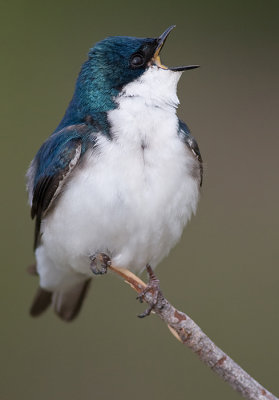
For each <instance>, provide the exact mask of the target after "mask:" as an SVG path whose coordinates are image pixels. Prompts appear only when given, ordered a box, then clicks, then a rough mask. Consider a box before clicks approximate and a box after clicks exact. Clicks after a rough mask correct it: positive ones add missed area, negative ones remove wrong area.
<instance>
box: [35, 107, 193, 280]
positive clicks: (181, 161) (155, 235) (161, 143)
mask: <svg viewBox="0 0 279 400" xmlns="http://www.w3.org/2000/svg"><path fill="white" fill-rule="evenodd" d="M146 110H147V111H146V114H145V119H146V123H145V122H144V121H142V120H141V121H138V120H137V116H136V114H135V115H134V117H132V116H130V114H129V117H128V116H127V118H126V119H129V118H131V121H129V120H128V121H127V123H126V124H125V127H126V128H125V129H124V127H123V126H122V127H121V128H120V127H119V128H118V124H117V119H118V118H119V117H121V118H122V119H123V112H122V115H119V113H120V112H121V110H114V111H112V112H111V116H110V119H111V121H113V122H114V125H113V126H114V127H115V128H114V132H113V140H108V139H107V138H106V137H104V136H102V135H101V136H100V138H99V140H98V145H97V148H96V149H93V150H90V151H88V152H87V154H86V155H85V156H84V161H83V162H82V164H81V165H80V167H78V168H77V169H76V170H75V171H74V173H73V177H71V179H70V180H69V182H68V183H67V184H66V187H65V189H64V192H63V194H62V195H61V197H60V198H59V199H58V201H57V204H56V206H55V208H54V210H52V211H50V212H49V213H48V215H47V217H46V219H45V220H44V221H43V223H42V245H41V246H40V247H39V248H38V249H37V253H36V254H37V260H38V264H39V265H38V267H39V271H40V275H41V279H43V275H45V276H49V277H50V274H49V271H47V270H48V269H49V268H50V267H49V266H47V265H46V264H47V263H48V262H49V263H50V264H52V265H53V266H55V267H56V268H58V269H60V270H65V271H66V270H75V271H77V272H81V273H83V274H87V275H89V276H92V273H91V271H90V268H89V267H90V261H89V256H90V255H92V254H94V253H96V252H104V253H107V254H108V255H109V256H110V257H111V258H112V262H113V264H114V265H116V266H121V267H125V268H128V269H130V270H131V271H134V272H140V271H141V270H143V269H144V267H145V265H146V264H147V263H150V264H151V265H152V267H156V265H157V264H158V263H159V262H160V261H161V260H162V258H164V257H165V256H166V255H167V254H168V252H169V251H170V249H171V248H172V247H173V246H174V245H175V244H176V242H177V241H178V240H179V238H180V236H181V234H182V230H183V228H184V226H185V224H186V222H187V221H188V220H189V218H190V216H191V214H192V213H193V212H195V210H196V206H197V201H198V194H199V182H198V181H197V179H196V178H195V177H194V176H193V170H194V168H195V163H196V162H197V161H196V160H195V159H194V158H193V156H192V153H191V152H190V151H189V149H188V148H187V147H186V145H185V144H184V143H183V142H182V141H181V140H180V139H179V137H178V135H177V117H176V115H175V114H171V113H170V115H169V116H166V112H162V110H160V109H157V110H156V109H153V111H152V119H151V116H150V119H149V115H148V110H149V108H147V109H146ZM124 117H125V116H124ZM138 118H139V117H138ZM151 122H152V123H151ZM137 127H140V128H137ZM46 260H49V261H46ZM40 263H41V265H40ZM43 264H44V265H43ZM43 271H45V272H47V273H46V274H43ZM45 279H46V280H47V278H45ZM43 280H44V279H43ZM47 285H48V283H47V282H45V283H44V282H43V284H42V286H47Z"/></svg>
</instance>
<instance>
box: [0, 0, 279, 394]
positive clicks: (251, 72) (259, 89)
mask: <svg viewBox="0 0 279 400" xmlns="http://www.w3.org/2000/svg"><path fill="white" fill-rule="evenodd" d="M0 18H1V24H0V26H1V28H0V29H1V30H2V33H1V70H2V71H1V75H0V76H1V78H0V79H1V158H0V160H1V226H0V229H1V240H0V243H1V264H2V265H1V292H0V293H1V304H0V313H1V328H0V330H1V341H0V345H1V349H0V354H1V361H0V369H1V371H0V380H1V384H0V398H1V400H16V399H21V400H27V399H28V400H35V399H36V400H37V399H40V400H49V399H67V400H74V399H77V398H78V399H82V400H89V399H90V400H91V399H93V398H94V399H104V400H106V399H111V398H114V399H121V400H126V399H134V400H142V399H154V400H157V399H160V400H167V399H170V398H172V399H173V400H179V399H184V398H189V399H202V398H206V399H224V398H225V399H226V400H230V399H237V398H238V396H239V395H238V394H236V393H234V392H233V391H232V389H231V388H230V387H229V386H227V385H226V384H225V383H223V382H222V381H221V380H220V379H219V378H218V377H216V376H215V375H214V374H213V373H212V372H211V371H210V370H209V369H208V368H207V367H205V366H204V365H202V364H201V362H200V361H199V360H198V358H197V357H196V356H195V355H194V354H192V353H191V351H190V350H188V349H187V348H184V347H183V346H182V345H181V344H180V343H178V342H177V341H175V339H174V338H173V337H172V336H171V335H170V333H169V332H168V330H167V328H166V326H165V325H164V324H163V323H162V322H161V321H160V320H159V319H158V318H157V317H156V316H152V317H150V318H146V319H145V320H139V319H138V318H136V315H137V313H139V312H140V311H141V310H142V309H143V305H140V304H138V303H137V302H136V300H135V294H134V292H132V291H131V290H130V288H129V287H128V286H126V285H124V283H122V281H121V280H119V279H118V278H117V277H115V276H106V277H103V278H100V279H98V280H97V281H96V282H95V284H94V285H93V287H92V289H91V291H90V294H89V296H88V299H87V301H86V302H85V304H84V308H83V310H82V313H81V315H80V316H79V318H78V319H77V320H76V321H74V322H73V323H70V324H65V323H63V322H61V321H60V320H59V319H58V318H57V317H56V316H55V315H54V314H53V312H47V313H46V314H45V315H44V316H42V317H41V318H39V319H31V318H30V317H29V315H28V308H29V305H30V302H31V298H32V297H33V294H34V292H35V289H36V286H37V279H36V278H33V277H30V276H29V275H28V274H27V273H26V266H27V265H29V264H30V263H32V261H33V253H32V242H33V223H32V221H31V220H30V217H29V209H28V206H27V196H26V193H25V179H24V175H25V171H26V169H27V167H28V164H29V162H30V160H31V159H32V157H33V156H34V154H35V152H36V151H37V149H38V148H39V146H40V145H41V143H42V142H43V140H45V138H46V137H47V136H48V135H49V134H50V133H51V132H52V131H53V130H54V128H55V127H56V126H57V124H58V122H59V121H60V119H61V117H62V116H63V113H64V111H65V108H66V106H67V104H68V102H69V100H70V98H71V95H72V92H73V87H74V82H75V79H76V76H77V74H78V72H79V68H80V65H81V63H82V62H83V61H84V60H85V58H86V54H87V52H88V49H89V48H90V47H91V46H92V45H93V44H94V43H95V42H96V41H98V40H101V39H102V38H104V37H106V36H108V35H131V36H157V35H159V34H160V33H162V32H163V30H164V29H165V28H167V27H168V26H169V25H171V24H176V25H177V28H176V30H175V31H173V32H172V34H171V36H170V38H169V40H168V43H167V44H166V46H165V48H164V51H163V54H162V59H163V62H165V63H166V64H167V65H178V64H184V63H188V64H191V63H193V64H195V63H197V64H200V65H201V66H202V67H201V68H200V69H198V70H195V71H189V72H185V73H184V75H183V77H182V79H181V81H180V85H179V97H180V100H181V107H180V109H179V115H180V116H181V117H182V118H183V119H184V120H185V121H187V122H188V124H189V126H190V127H191V129H192V133H193V135H194V136H195V137H196V139H197V140H198V142H199V145H200V149H201V152H202V155H203V158H204V161H205V179H204V186H203V189H202V196H201V201H200V205H199V209H198V213H197V215H196V217H195V218H193V219H192V221H191V223H190V224H189V225H188V227H187V229H186V231H185V233H184V235H183V238H182V240H181V242H180V244H179V245H178V246H177V247H176V248H175V250H174V251H172V252H171V254H170V255H169V257H168V258H167V259H166V260H165V261H164V262H163V263H162V264H161V265H160V267H159V268H158V269H157V274H158V276H159V278H160V280H161V287H162V289H163V291H164V294H165V295H166V297H167V298H168V299H169V300H170V301H171V302H172V303H173V304H174V305H176V306H177V307H178V308H180V309H182V310H184V311H185V312H187V313H188V314H190V315H191V316H192V317H193V318H194V320H195V321H196V322H197V323H198V324H199V325H200V326H201V327H202V329H203V330H204V331H205V332H206V333H207V334H208V335H209V336H210V337H211V338H212V339H213V340H214V341H215V342H216V343H217V344H218V345H219V346H220V347H221V348H222V349H223V350H224V351H226V352H227V353H228V354H229V355H231V356H232V357H233V358H234V359H235V360H236V361H237V362H239V363H240V365H241V366H242V367H243V368H245V369H246V370H247V371H248V372H249V373H251V374H252V375H253V376H254V377H255V378H256V379H258V380H259V381H260V382H261V383H262V384H263V385H265V386H266V387H267V388H268V389H269V390H271V391H273V392H274V393H275V394H277V395H278V394H279V379H278V376H279V371H278V365H279V347H278V337H279V313H278V304H279V291H278V280H279V269H278V261H279V246H278V227H279V216H278V204H279V181H278V172H279V168H278V167H279V161H278V146H279V138H278V115H279V110H278V89H279V88H278V86H279V85H278V70H279V52H278V39H279V28H278V27H279V23H278V22H279V21H278V20H279V3H278V1H270V0H267V1H258V0H241V1H240V0H227V1H217V0H212V1H210V2H209V1H202V0H189V1H164V0H161V1H159V0H154V1H152V2H151V1H147V0H142V1H140V2H132V1H124V0H118V1H114V2H113V1H106V0H103V1H98V2H97V1H92V0H91V1H86V0H80V1H72V0H67V1H66V0H65V1H52V0H50V1H47V2H42V1H27V0H25V1H20V0H15V1H13V2H2V5H1V13H0Z"/></svg>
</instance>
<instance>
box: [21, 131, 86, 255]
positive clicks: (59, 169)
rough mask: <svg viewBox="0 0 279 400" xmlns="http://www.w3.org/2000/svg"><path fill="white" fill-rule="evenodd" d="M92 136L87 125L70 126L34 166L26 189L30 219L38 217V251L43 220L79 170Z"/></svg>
mask: <svg viewBox="0 0 279 400" xmlns="http://www.w3.org/2000/svg"><path fill="white" fill-rule="evenodd" d="M89 136H90V128H89V127H88V126H87V125H86V124H78V125H72V126H68V127H67V128H64V129H62V130H61V131H59V132H56V133H54V134H53V135H52V136H50V137H49V138H48V140H47V141H46V142H45V143H44V144H43V145H42V147H41V148H40V150H39V151H38V153H37V155H36V156H35V158H34V160H33V161H32V163H31V166H30V168H29V171H28V173H27V177H28V185H27V186H28V189H29V196H30V200H31V217H32V218H35V217H36V225H35V242H34V246H35V248H36V247H37V245H38V242H39V238H40V226H41V220H42V218H43V217H44V216H45V215H46V213H47V212H48V210H49V209H50V207H51V205H52V204H53V202H54V200H55V199H56V198H57V196H58V195H59V194H60V193H61V190H63V186H64V184H65V182H66V181H67V180H68V178H69V176H70V175H71V172H72V171H73V169H74V168H75V167H76V166H77V164H78V162H79V160H80V157H81V155H82V153H83V152H84V151H85V148H86V145H85V143H86V142H88V140H86V138H88V137H89Z"/></svg>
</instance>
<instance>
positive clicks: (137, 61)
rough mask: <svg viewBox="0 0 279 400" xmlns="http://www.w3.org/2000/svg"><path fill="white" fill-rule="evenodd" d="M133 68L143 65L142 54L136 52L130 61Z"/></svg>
mask: <svg viewBox="0 0 279 400" xmlns="http://www.w3.org/2000/svg"><path fill="white" fill-rule="evenodd" d="M130 64H131V67H132V68H139V67H142V66H143V64H144V58H143V56H142V55H141V54H134V55H133V56H132V58H131V61H130Z"/></svg>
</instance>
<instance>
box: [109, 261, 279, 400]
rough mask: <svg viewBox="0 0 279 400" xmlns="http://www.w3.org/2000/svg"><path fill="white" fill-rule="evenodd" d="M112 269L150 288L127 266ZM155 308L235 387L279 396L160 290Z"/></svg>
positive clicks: (253, 396)
mask: <svg viewBox="0 0 279 400" xmlns="http://www.w3.org/2000/svg"><path fill="white" fill-rule="evenodd" d="M110 268H111V270H112V271H114V272H116V273H117V274H118V275H120V276H122V278H124V279H125V281H126V282H127V283H128V284H129V285H130V286H131V287H132V288H133V289H134V290H135V291H136V292H138V293H140V292H142V290H143V289H145V288H146V284H145V283H144V282H143V281H142V280H141V279H139V278H138V277H137V276H136V275H134V274H133V273H131V272H130V271H128V270H126V269H124V268H116V267H114V266H111V267H110ZM143 300H144V301H145V302H146V303H147V304H148V305H152V304H153V302H154V299H153V294H152V292H151V291H149V292H147V293H146V294H145V295H144V296H143ZM153 312H154V313H156V314H158V315H159V317H160V318H161V319H162V320H163V321H165V322H166V324H167V325H168V327H169V329H170V330H171V332H172V333H173V335H174V336H175V337H176V338H177V339H178V340H179V341H180V342H182V343H183V344H186V345H187V346H188V347H189V348H190V349H191V350H193V351H194V353H196V354H197V355H198V357H199V358H200V360H202V361H203V362H204V363H205V364H206V365H208V366H209V368H211V369H212V371H214V372H216V373H217V374H218V375H219V376H220V377H221V378H222V379H223V380H224V381H226V382H228V383H229V384H230V385H231V386H232V387H233V389H235V390H236V391H238V392H239V393H240V394H241V395H242V396H243V397H244V398H246V399H249V400H278V398H277V397H275V396H274V395H273V394H272V393H270V392H269V391H268V390H266V389H265V388H264V387H263V386H262V385H260V384H259V383H258V382H257V381H256V380H255V379H253V378H252V377H251V376H250V375H249V374H248V373H247V372H245V371H244V370H243V369H242V368H241V367H240V366H239V365H238V364H236V363H235V362H234V361H233V360H232V359H231V358H230V357H229V356H228V355H227V354H225V353H224V352H223V351H222V350H221V349H219V347H217V346H216V345H215V344H214V343H213V342H212V340H210V339H209V337H208V336H207V335H206V334H205V333H204V332H203V331H202V330H201V329H200V327H199V326H198V325H197V324H196V323H195V322H194V321H193V320H192V319H191V318H190V317H189V316H188V315H186V314H185V313H183V312H181V311H178V310H177V309H176V308H174V307H173V306H172V305H171V304H170V303H169V302H168V300H166V299H165V298H164V296H163V294H162V292H160V294H159V300H158V303H157V305H156V306H155V307H154V309H153Z"/></svg>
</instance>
